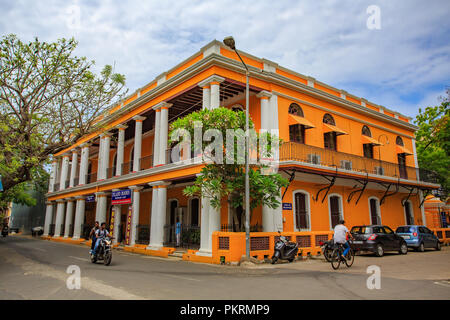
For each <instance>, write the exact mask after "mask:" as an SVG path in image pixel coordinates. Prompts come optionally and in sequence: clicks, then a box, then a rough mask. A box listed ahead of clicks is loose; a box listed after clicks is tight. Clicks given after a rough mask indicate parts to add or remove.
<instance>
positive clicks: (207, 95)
mask: <svg viewBox="0 0 450 320" xmlns="http://www.w3.org/2000/svg"><path fill="white" fill-rule="evenodd" d="M202 92H203V102H202V108H203V109H208V110H209V108H210V107H211V88H210V86H209V85H205V86H203V87H202Z"/></svg>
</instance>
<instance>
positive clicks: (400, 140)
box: [395, 136, 404, 147]
mask: <svg viewBox="0 0 450 320" xmlns="http://www.w3.org/2000/svg"><path fill="white" fill-rule="evenodd" d="M395 143H396V144H397V145H398V146H402V147H404V145H403V139H402V137H400V136H397V139H395Z"/></svg>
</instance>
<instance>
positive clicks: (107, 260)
mask: <svg viewBox="0 0 450 320" xmlns="http://www.w3.org/2000/svg"><path fill="white" fill-rule="evenodd" d="M90 256H91V262H92V263H96V262H97V261H98V260H103V264H104V265H105V266H109V265H110V264H111V260H112V250H111V238H109V237H106V238H104V239H101V240H100V243H99V244H98V248H97V252H96V253H95V252H91V254H90Z"/></svg>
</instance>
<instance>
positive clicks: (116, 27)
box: [0, 0, 450, 117]
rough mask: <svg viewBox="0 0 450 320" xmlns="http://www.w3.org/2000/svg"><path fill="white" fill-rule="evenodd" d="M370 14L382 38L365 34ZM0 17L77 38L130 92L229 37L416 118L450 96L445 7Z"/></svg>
mask: <svg viewBox="0 0 450 320" xmlns="http://www.w3.org/2000/svg"><path fill="white" fill-rule="evenodd" d="M370 5H376V6H378V7H379V9H380V26H381V29H379V30H370V29H368V28H367V25H366V22H367V19H368V18H369V16H370V14H368V13H367V12H366V10H367V8H368V6H370ZM77 10H79V11H77ZM0 12H1V20H0V34H1V35H6V34H9V33H15V34H17V35H19V36H20V37H21V38H22V39H24V40H28V39H32V38H33V37H34V36H38V37H39V38H40V39H41V40H45V41H54V40H55V39H57V38H60V37H70V36H74V37H75V38H76V39H77V40H78V41H79V46H78V48H77V54H78V55H83V56H87V57H88V58H89V59H94V60H96V62H97V66H98V67H101V66H103V65H105V64H114V63H115V66H116V71H118V72H120V73H123V74H125V75H126V77H127V85H128V87H129V88H130V91H131V92H132V91H134V90H135V89H137V88H139V87H142V86H143V85H145V84H146V83H148V82H150V81H151V80H153V78H154V77H155V76H157V75H159V74H160V73H162V72H164V71H166V70H168V69H170V68H171V67H173V66H174V65H176V64H177V63H179V62H181V61H182V60H184V59H185V58H187V57H189V56H190V55H191V54H193V53H195V52H196V51H198V50H199V49H200V48H201V47H202V46H204V45H205V44H206V43H208V42H210V41H211V40H213V39H217V40H222V39H223V38H224V37H225V36H228V35H233V36H234V37H235V39H236V41H237V45H238V47H239V48H240V49H241V50H243V51H246V52H248V53H250V54H253V55H255V56H258V57H261V58H266V59H269V60H272V61H275V62H277V63H279V64H280V65H282V66H284V67H287V68H290V69H292V70H295V71H297V72H299V73H302V74H305V75H309V76H312V77H314V78H316V79H318V80H320V81H323V82H325V83H328V84H330V85H332V86H335V87H337V88H339V89H344V90H346V91H348V92H350V93H352V94H355V95H357V96H362V97H365V98H366V99H368V100H370V101H373V102H375V103H377V104H380V105H383V106H385V107H387V108H389V109H393V110H396V111H399V112H401V113H403V114H406V115H408V116H412V117H413V116H415V115H416V114H417V112H418V109H419V107H422V108H423V107H425V106H427V105H436V104H437V103H438V100H437V97H438V96H440V95H444V92H445V89H446V88H448V87H450V40H449V39H450V36H449V34H450V19H449V16H450V1H448V0H442V1H439V0H429V1H416V0H408V1H406V0H404V1H400V0H397V1H392V0H387V1H384V0H383V1H331V0H322V1H314V0H305V1H283V0H280V1H273V0H271V1H262V0H260V1H255V0H253V1H245V0H241V1H239V2H237V1H220V0H217V1H198V0H189V1H185V0H176V1H168V0H164V1H161V0H159V1H145V2H144V1H125V0H122V1H113V0H104V1H82V0H72V1H71V0H69V1H56V0H42V1H29V0H9V1H7V0H0ZM77 12H79V15H78V14H77Z"/></svg>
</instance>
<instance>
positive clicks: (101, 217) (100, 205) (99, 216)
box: [95, 192, 108, 224]
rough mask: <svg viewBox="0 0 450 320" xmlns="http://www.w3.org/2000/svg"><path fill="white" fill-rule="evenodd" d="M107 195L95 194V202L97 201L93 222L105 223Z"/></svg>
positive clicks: (102, 193)
mask: <svg viewBox="0 0 450 320" xmlns="http://www.w3.org/2000/svg"><path fill="white" fill-rule="evenodd" d="M107 195H108V194H107V193H106V192H96V193H95V200H96V201H97V205H96V210H95V221H98V222H99V223H100V224H101V223H103V222H106V208H107V203H106V201H107Z"/></svg>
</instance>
